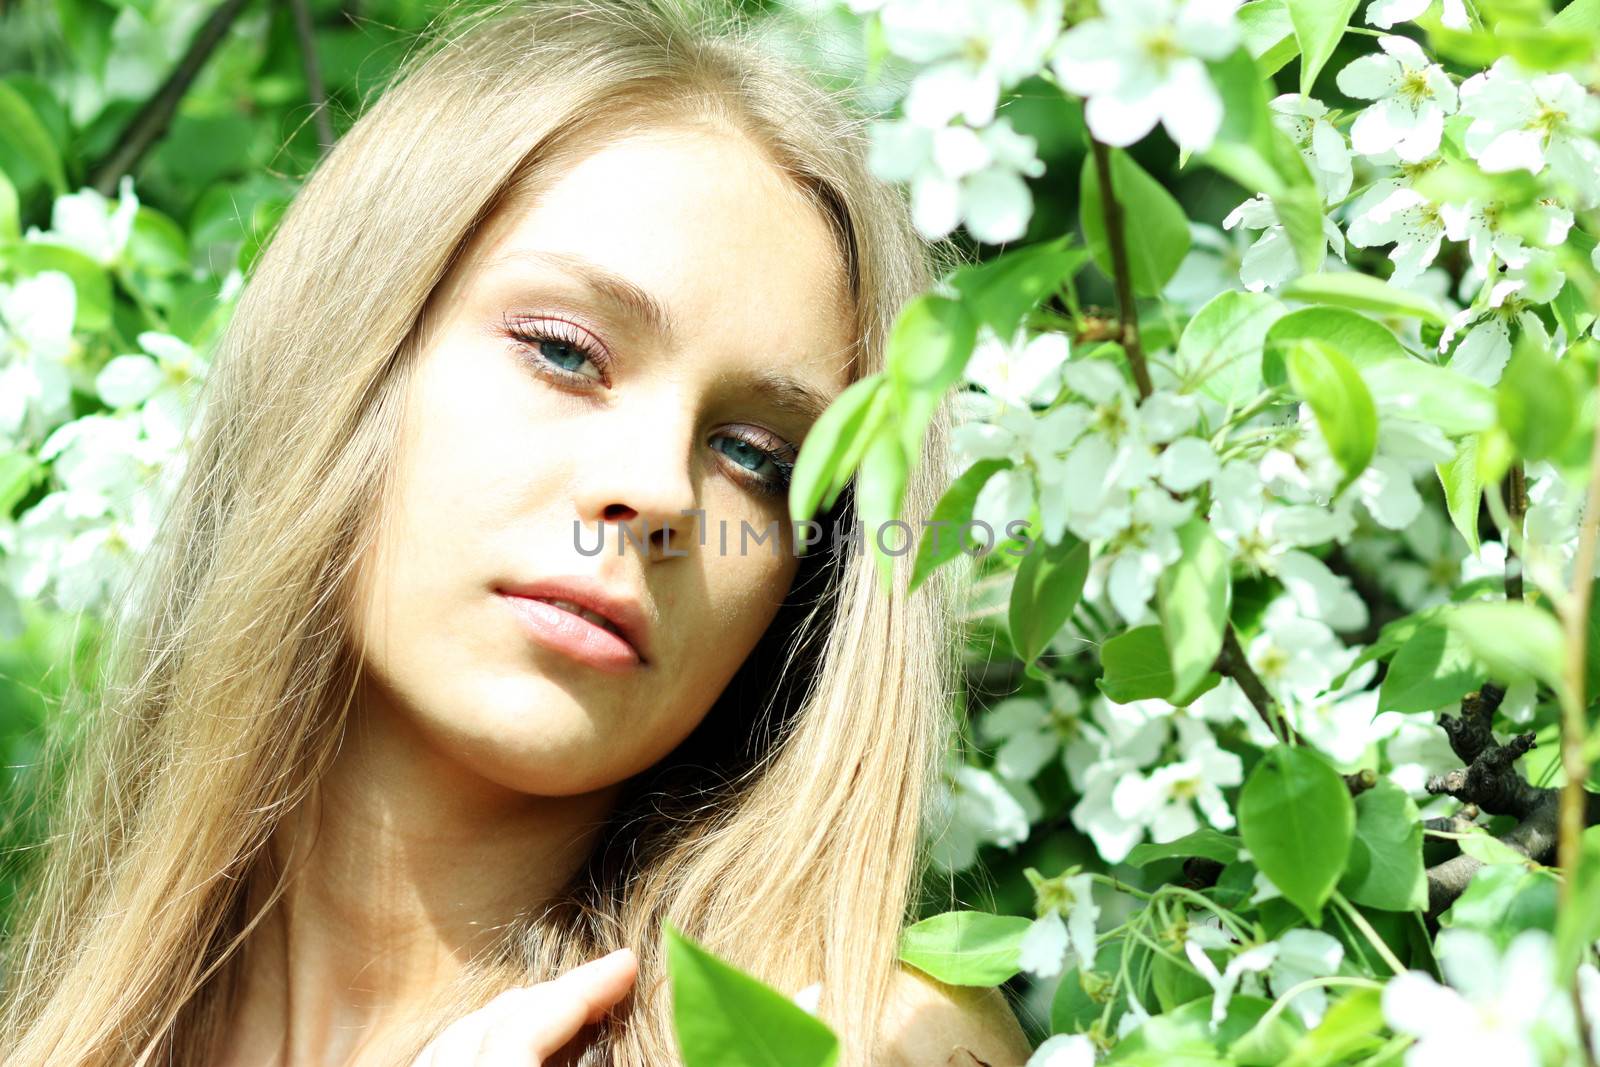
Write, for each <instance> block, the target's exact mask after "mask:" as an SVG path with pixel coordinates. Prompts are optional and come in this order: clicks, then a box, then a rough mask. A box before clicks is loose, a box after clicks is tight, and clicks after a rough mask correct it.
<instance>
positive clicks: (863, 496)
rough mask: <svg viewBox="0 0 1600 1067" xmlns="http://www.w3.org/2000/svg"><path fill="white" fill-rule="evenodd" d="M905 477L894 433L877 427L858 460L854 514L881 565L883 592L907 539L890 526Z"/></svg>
mask: <svg viewBox="0 0 1600 1067" xmlns="http://www.w3.org/2000/svg"><path fill="white" fill-rule="evenodd" d="M908 473H909V464H908V463H907V462H906V456H905V453H904V452H903V451H901V448H900V442H899V440H898V439H897V438H896V437H895V435H894V432H893V430H892V429H891V428H890V427H887V426H882V427H879V429H878V432H877V433H876V434H874V435H873V438H872V441H871V443H870V444H868V445H867V450H866V453H865V454H863V455H862V457H861V471H860V473H859V475H858V476H857V479H856V509H857V510H856V514H857V515H858V516H859V517H860V520H861V523H862V526H863V529H864V533H865V535H866V540H867V547H868V549H869V550H870V551H871V552H872V554H873V556H874V557H875V558H876V559H877V560H878V562H879V564H880V568H879V571H878V574H879V577H880V579H881V581H882V584H883V586H884V589H885V591H887V590H888V588H889V583H890V568H892V567H893V565H894V556H895V555H901V554H903V553H901V552H900V551H899V546H900V544H901V542H902V541H904V540H905V539H906V538H907V537H908V535H907V534H905V533H904V532H902V531H901V530H900V529H899V528H898V527H892V526H890V525H889V523H890V522H892V521H894V520H895V519H896V518H898V516H899V514H900V501H901V498H902V497H903V496H904V495H905V489H906V478H907V475H908ZM907 551H909V547H908V548H907Z"/></svg>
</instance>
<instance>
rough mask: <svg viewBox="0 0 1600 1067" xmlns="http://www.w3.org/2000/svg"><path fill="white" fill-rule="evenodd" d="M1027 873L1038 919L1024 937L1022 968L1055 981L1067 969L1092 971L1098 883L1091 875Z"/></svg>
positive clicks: (1026, 870)
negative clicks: (1071, 967)
mask: <svg viewBox="0 0 1600 1067" xmlns="http://www.w3.org/2000/svg"><path fill="white" fill-rule="evenodd" d="M1024 873H1025V874H1026V875H1027V878H1028V882H1029V883H1030V884H1031V885H1032V886H1033V890H1034V898H1035V908H1036V911H1037V915H1038V918H1036V919H1035V920H1034V921H1033V923H1032V924H1031V925H1030V926H1029V927H1028V929H1027V931H1026V932H1025V933H1024V934H1023V935H1022V942H1021V966H1022V969H1023V970H1025V971H1028V972H1029V973H1031V974H1033V975H1036V976H1037V977H1040V978H1054V977H1055V976H1056V975H1058V974H1060V973H1061V971H1062V969H1063V968H1064V967H1067V966H1076V967H1080V968H1083V969H1086V970H1087V969H1089V968H1092V967H1093V966H1094V959H1095V937H1096V929H1095V924H1096V923H1097V922H1098V921H1099V919H1100V906H1099V905H1098V904H1096V903H1095V900H1094V880H1093V879H1092V878H1091V876H1089V875H1088V874H1067V875H1062V876H1060V877H1057V878H1045V877H1043V876H1042V875H1040V874H1039V872H1038V871H1036V870H1035V869H1034V868H1032V867H1028V868H1026V869H1025V871H1024ZM1069 960H1070V961H1071V962H1070V964H1069V962H1068V961H1069Z"/></svg>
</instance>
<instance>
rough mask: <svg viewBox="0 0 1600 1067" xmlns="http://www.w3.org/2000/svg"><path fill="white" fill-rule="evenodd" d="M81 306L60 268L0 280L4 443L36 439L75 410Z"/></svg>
mask: <svg viewBox="0 0 1600 1067" xmlns="http://www.w3.org/2000/svg"><path fill="white" fill-rule="evenodd" d="M77 306H78V296H77V291H76V290H75V289H74V288H73V285H72V280H71V279H70V278H69V277H67V275H65V274H63V273H62V272H61V271H57V270H47V271H41V272H40V273H38V274H36V275H34V276H32V277H30V278H23V279H21V280H20V281H18V282H17V283H16V284H15V285H10V286H7V285H4V284H0V442H5V441H8V440H9V441H10V442H14V443H17V444H34V443H37V442H38V441H40V440H42V439H43V438H44V436H45V435H46V434H47V433H49V432H50V430H52V429H54V428H55V427H56V426H59V425H60V424H61V423H62V422H64V421H66V419H67V418H68V417H69V416H70V415H71V412H72V406H71V400H72V375H71V373H70V372H69V370H68V366H69V363H70V362H71V360H72V359H73V358H74V341H73V338H72V323H73V317H74V315H75V314H76V313H77Z"/></svg>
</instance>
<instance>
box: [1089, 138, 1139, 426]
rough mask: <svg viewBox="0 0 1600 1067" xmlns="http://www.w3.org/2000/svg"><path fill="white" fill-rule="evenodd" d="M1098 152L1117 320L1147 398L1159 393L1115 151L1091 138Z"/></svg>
mask: <svg viewBox="0 0 1600 1067" xmlns="http://www.w3.org/2000/svg"><path fill="white" fill-rule="evenodd" d="M1089 145H1090V148H1091V150H1092V151H1093V152H1094V169H1095V174H1096V176H1097V177H1098V178H1099V180H1100V209H1101V214H1102V215H1104V217H1105V224H1106V244H1107V245H1109V246H1110V249H1111V275H1112V277H1111V281H1112V284H1114V285H1115V286H1116V289H1117V319H1118V321H1119V322H1120V323H1121V324H1122V335H1121V338H1120V340H1121V341H1122V350H1123V351H1124V352H1126V353H1127V355H1128V364H1129V366H1131V367H1132V368H1133V380H1134V383H1135V384H1136V385H1138V387H1139V397H1140V398H1141V399H1143V398H1144V397H1147V396H1149V395H1150V394H1151V393H1153V392H1155V385H1154V384H1153V383H1152V382H1151V381H1150V368H1149V367H1148V366H1147V365H1146V364H1145V359H1144V348H1143V346H1142V344H1141V342H1140V340H1139V311H1138V309H1137V308H1136V307H1135V306H1134V302H1133V273H1132V271H1131V270H1130V268H1129V266H1128V244H1127V240H1126V237H1125V235H1124V233H1123V228H1122V204H1121V203H1120V202H1118V200H1117V196H1116V190H1115V188H1114V187H1113V185H1112V179H1111V150H1110V149H1109V148H1107V147H1106V146H1105V145H1104V144H1102V143H1100V142H1099V141H1097V140H1095V139H1094V138H1090V139H1089Z"/></svg>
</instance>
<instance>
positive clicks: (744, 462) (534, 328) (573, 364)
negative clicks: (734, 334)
mask: <svg viewBox="0 0 1600 1067" xmlns="http://www.w3.org/2000/svg"><path fill="white" fill-rule="evenodd" d="M505 328H506V332H507V333H508V334H510V335H511V337H512V338H513V339H514V340H516V342H517V349H518V355H519V357H520V358H521V359H522V360H523V362H525V363H527V364H528V365H529V366H530V367H532V368H533V370H534V372H535V373H537V374H542V375H545V376H546V377H549V378H552V379H554V380H556V381H563V382H569V383H573V384H578V385H588V384H590V383H593V382H599V383H600V384H602V385H605V384H607V382H606V377H605V370H606V368H607V365H608V360H609V357H608V356H607V354H606V353H605V352H604V351H603V350H602V349H601V348H600V347H599V345H598V344H596V343H595V342H594V341H593V340H591V339H590V338H589V337H588V335H587V332H586V331H584V330H581V329H579V328H578V327H576V326H574V325H572V324H571V323H569V322H563V321H562V320H560V319H549V318H541V319H538V320H534V321H531V322H530V321H515V320H513V319H511V318H510V317H509V316H507V318H506V322H505ZM585 363H587V364H590V365H591V366H592V367H593V368H594V373H592V374H586V373H584V372H583V371H582V370H580V368H581V367H582V366H583V365H584V364H585ZM753 433H754V435H756V436H758V437H760V438H761V439H760V440H759V441H756V440H750V439H748V438H745V437H735V436H731V435H728V434H718V435H717V436H716V438H714V439H713V444H712V447H713V448H714V449H716V451H718V452H720V453H722V454H723V455H725V456H727V457H728V459H729V460H730V461H731V462H732V463H733V465H734V466H736V467H738V468H739V470H740V471H743V472H745V473H742V474H740V475H738V477H739V478H741V479H742V480H743V481H744V482H745V483H746V484H747V485H749V486H750V488H752V489H754V490H755V491H756V492H758V493H762V494H764V495H768V496H772V497H782V496H784V495H786V494H787V493H788V492H789V482H790V480H791V478H792V476H793V472H794V456H795V451H796V450H795V447H794V446H793V445H791V444H789V443H788V442H786V441H784V440H782V439H781V438H778V437H774V436H773V435H771V434H770V433H766V432H765V431H760V430H755V431H753ZM724 443H726V445H727V446H728V447H723V445H724Z"/></svg>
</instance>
